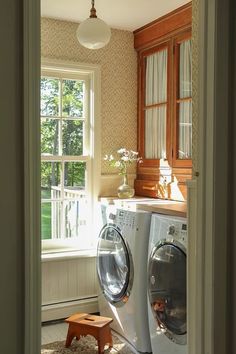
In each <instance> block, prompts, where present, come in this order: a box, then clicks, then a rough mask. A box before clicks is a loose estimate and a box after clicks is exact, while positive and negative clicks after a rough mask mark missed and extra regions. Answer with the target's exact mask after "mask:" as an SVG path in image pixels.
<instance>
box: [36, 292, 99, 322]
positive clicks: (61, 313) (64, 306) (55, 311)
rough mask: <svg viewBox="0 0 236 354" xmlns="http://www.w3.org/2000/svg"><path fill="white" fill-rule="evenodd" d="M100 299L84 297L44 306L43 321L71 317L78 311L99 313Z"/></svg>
mask: <svg viewBox="0 0 236 354" xmlns="http://www.w3.org/2000/svg"><path fill="white" fill-rule="evenodd" d="M98 311H99V309H98V299H97V297H96V298H93V299H84V300H78V301H71V302H63V303H60V304H56V305H44V306H42V322H46V321H52V320H57V319H61V318H65V317H69V316H71V315H72V314H74V313H76V312H86V313H97V312H98Z"/></svg>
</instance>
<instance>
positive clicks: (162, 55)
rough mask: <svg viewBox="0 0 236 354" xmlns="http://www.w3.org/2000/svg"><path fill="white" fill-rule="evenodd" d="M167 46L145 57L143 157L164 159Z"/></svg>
mask: <svg viewBox="0 0 236 354" xmlns="http://www.w3.org/2000/svg"><path fill="white" fill-rule="evenodd" d="M167 55H168V50H167V48H164V49H161V50H158V51H157V52H156V53H153V54H151V55H148V56H147V57H146V73H145V106H144V110H145V158H146V159H161V158H163V159H166V117H167Z"/></svg>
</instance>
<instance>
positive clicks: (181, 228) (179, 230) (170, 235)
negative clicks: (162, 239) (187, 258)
mask: <svg viewBox="0 0 236 354" xmlns="http://www.w3.org/2000/svg"><path fill="white" fill-rule="evenodd" d="M173 239H174V240H176V241H179V242H181V243H182V244H184V245H185V246H186V245H187V224H186V223H176V222H175V223H173V224H170V225H169V228H168V231H167V240H169V241H172V240H173Z"/></svg>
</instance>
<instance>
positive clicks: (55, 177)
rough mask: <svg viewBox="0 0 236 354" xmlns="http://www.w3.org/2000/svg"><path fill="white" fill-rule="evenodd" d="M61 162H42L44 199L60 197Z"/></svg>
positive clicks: (42, 194)
mask: <svg viewBox="0 0 236 354" xmlns="http://www.w3.org/2000/svg"><path fill="white" fill-rule="evenodd" d="M60 180H61V163H60V162H42V163H41V197H42V198H43V199H51V198H53V199H54V198H60V197H61V192H60V189H61V188H60Z"/></svg>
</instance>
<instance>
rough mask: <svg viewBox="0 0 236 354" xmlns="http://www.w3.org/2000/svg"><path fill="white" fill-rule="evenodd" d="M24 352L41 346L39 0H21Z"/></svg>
mask: <svg viewBox="0 0 236 354" xmlns="http://www.w3.org/2000/svg"><path fill="white" fill-rule="evenodd" d="M23 50H24V53H23V81H24V85H23V107H24V108H23V111H24V112H23V113H24V200H25V201H24V225H25V239H24V249H25V259H24V260H25V319H24V333H25V336H24V353H25V354H32V353H35V354H39V353H40V352H41V351H40V348H41V236H40V120H39V112H40V55H41V54H40V0H34V1H31V0H23Z"/></svg>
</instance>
